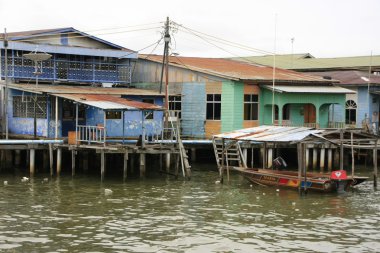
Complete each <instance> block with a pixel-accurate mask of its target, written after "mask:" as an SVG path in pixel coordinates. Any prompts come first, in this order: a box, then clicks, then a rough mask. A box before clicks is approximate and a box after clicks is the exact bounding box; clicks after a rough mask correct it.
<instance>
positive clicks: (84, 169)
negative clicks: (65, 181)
mask: <svg viewBox="0 0 380 253" xmlns="http://www.w3.org/2000/svg"><path fill="white" fill-rule="evenodd" d="M82 154H83V171H84V172H88V152H87V151H84V152H83V153H82Z"/></svg>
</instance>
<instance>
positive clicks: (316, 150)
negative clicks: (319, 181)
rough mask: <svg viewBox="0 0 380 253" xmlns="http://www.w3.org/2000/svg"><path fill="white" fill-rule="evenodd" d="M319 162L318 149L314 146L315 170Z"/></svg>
mask: <svg viewBox="0 0 380 253" xmlns="http://www.w3.org/2000/svg"><path fill="white" fill-rule="evenodd" d="M317 163H318V149H316V148H313V170H315V169H316V168H317Z"/></svg>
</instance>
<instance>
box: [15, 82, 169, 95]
mask: <svg viewBox="0 0 380 253" xmlns="http://www.w3.org/2000/svg"><path fill="white" fill-rule="evenodd" d="M8 87H9V88H12V89H17V90H22V91H28V92H33V93H47V94H102V95H137V96H138V95H140V96H165V95H164V94H163V93H159V92H157V91H154V90H144V89H135V88H102V87H91V86H68V85H46V84H42V85H41V84H40V85H38V86H36V85H35V84H10V85H9V86H8Z"/></svg>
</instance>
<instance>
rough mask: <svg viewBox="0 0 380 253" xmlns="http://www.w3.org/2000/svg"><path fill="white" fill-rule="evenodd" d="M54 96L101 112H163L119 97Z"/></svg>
mask: <svg viewBox="0 0 380 253" xmlns="http://www.w3.org/2000/svg"><path fill="white" fill-rule="evenodd" d="M53 95H54V94H53ZM56 96H57V97H61V98H64V99H68V100H72V101H75V102H78V103H81V104H85V105H89V106H94V107H97V108H100V109H103V110H158V111H160V110H164V108H163V107H161V106H158V105H154V104H149V103H143V102H139V101H134V100H131V99H125V98H121V97H120V96H112V95H99V94H56Z"/></svg>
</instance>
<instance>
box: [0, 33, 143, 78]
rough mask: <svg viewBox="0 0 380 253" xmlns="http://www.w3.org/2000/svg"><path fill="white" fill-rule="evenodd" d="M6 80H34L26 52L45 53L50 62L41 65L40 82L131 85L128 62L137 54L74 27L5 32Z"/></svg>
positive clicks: (0, 53)
mask: <svg viewBox="0 0 380 253" xmlns="http://www.w3.org/2000/svg"><path fill="white" fill-rule="evenodd" d="M7 38H8V41H9V44H8V50H7V55H8V59H7V60H8V77H9V78H11V79H12V80H13V81H15V82H22V81H27V82H28V81H30V80H33V79H34V78H35V76H34V74H33V72H34V63H33V62H32V61H31V60H28V59H26V58H25V57H24V55H25V54H27V53H29V52H35V51H37V52H45V53H49V54H51V55H52V57H51V59H49V60H47V61H44V62H43V63H42V68H43V73H42V74H41V75H40V76H39V79H40V80H41V81H46V82H49V83H73V84H78V83H83V84H101V83H107V84H114V85H125V84H129V83H130V82H131V61H133V60H134V59H136V58H137V52H135V51H132V50H129V49H127V48H124V47H121V46H119V45H115V44H113V43H111V42H108V41H105V40H102V39H100V38H97V37H95V36H91V35H89V34H86V33H84V32H81V31H78V30H76V29H74V28H71V27H69V28H58V29H48V30H34V31H24V32H15V33H8V34H7ZM0 39H1V41H0V56H1V62H0V65H1V67H0V70H1V73H0V76H1V78H2V79H4V72H5V69H4V67H5V62H4V59H5V50H4V41H3V40H4V34H0Z"/></svg>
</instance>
